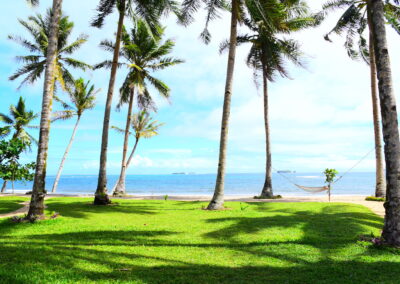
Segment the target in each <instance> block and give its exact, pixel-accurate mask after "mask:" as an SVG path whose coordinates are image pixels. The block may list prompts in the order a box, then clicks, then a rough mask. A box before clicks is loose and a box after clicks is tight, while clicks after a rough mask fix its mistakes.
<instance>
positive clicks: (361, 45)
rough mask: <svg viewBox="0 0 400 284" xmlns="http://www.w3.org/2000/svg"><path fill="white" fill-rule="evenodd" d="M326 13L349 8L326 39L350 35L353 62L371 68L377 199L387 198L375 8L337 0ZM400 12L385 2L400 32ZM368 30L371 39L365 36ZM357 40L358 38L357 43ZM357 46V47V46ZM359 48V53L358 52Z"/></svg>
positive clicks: (389, 18) (364, 1) (347, 45)
mask: <svg viewBox="0 0 400 284" xmlns="http://www.w3.org/2000/svg"><path fill="white" fill-rule="evenodd" d="M323 9H324V11H325V12H326V13H327V12H330V11H332V10H336V9H346V10H345V12H344V13H343V14H342V16H341V17H340V18H339V21H338V22H337V23H336V25H335V27H334V28H333V29H332V30H331V31H330V32H329V33H328V34H327V35H326V36H325V39H326V40H328V41H331V40H330V38H329V35H330V34H332V33H335V34H338V35H342V34H346V41H345V48H346V50H347V54H348V55H349V57H350V58H351V59H355V60H357V59H359V58H362V59H363V60H364V61H365V62H366V63H367V64H368V65H369V67H370V80H371V97H372V110H373V124H374V138H375V158H376V159H375V162H376V185H375V196H376V197H384V196H385V188H386V180H385V169H384V157H383V152H382V130H381V118H380V114H379V112H380V109H379V98H378V93H377V75H376V62H375V50H374V36H373V34H372V22H371V9H370V7H369V3H368V1H367V0H362V1H356V0H335V1H331V2H328V3H326V4H325V5H324V6H323ZM399 17H400V9H399V8H398V7H396V6H395V5H393V4H392V3H390V1H387V2H386V3H385V18H386V20H387V21H388V22H389V23H391V25H392V27H393V28H394V29H395V30H396V31H397V32H399V33H400V25H399V24H400V21H399ZM367 27H368V30H369V31H368V37H365V35H364V33H365V30H366V28H367ZM355 37H358V39H357V44H355V41H356V39H355ZM355 45H356V47H355ZM357 49H358V50H357Z"/></svg>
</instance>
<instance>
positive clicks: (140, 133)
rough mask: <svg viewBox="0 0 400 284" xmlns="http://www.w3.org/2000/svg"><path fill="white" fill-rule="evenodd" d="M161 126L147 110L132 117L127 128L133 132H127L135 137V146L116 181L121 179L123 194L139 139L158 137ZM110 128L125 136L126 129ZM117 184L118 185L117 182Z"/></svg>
mask: <svg viewBox="0 0 400 284" xmlns="http://www.w3.org/2000/svg"><path fill="white" fill-rule="evenodd" d="M162 125H163V123H159V122H158V121H157V120H153V118H151V117H150V115H149V113H148V112H147V110H142V111H140V112H139V113H136V114H134V115H133V116H132V119H131V121H130V125H129V127H132V129H133V132H131V131H128V135H133V136H134V137H135V144H134V146H133V148H132V151H131V154H130V155H129V158H128V160H127V161H126V164H125V171H124V172H123V173H121V176H120V177H119V179H118V180H121V179H123V183H124V193H125V176H126V170H127V169H128V167H129V165H130V164H131V162H132V159H133V157H134V155H135V152H136V148H137V146H138V144H139V140H140V139H141V138H151V137H153V136H156V135H158V129H159V128H160V127H161V126H162ZM111 128H113V129H115V130H116V131H117V132H119V133H122V134H124V135H126V129H122V128H119V127H116V126H112V127H111ZM122 174H123V176H122ZM118 184H119V182H118Z"/></svg>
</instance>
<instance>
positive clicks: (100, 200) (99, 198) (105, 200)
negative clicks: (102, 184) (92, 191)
mask: <svg viewBox="0 0 400 284" xmlns="http://www.w3.org/2000/svg"><path fill="white" fill-rule="evenodd" d="M93 204H94V205H108V204H111V200H110V198H109V197H108V194H96V195H95V196H94V202H93Z"/></svg>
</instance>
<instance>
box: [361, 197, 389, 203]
mask: <svg viewBox="0 0 400 284" xmlns="http://www.w3.org/2000/svg"><path fill="white" fill-rule="evenodd" d="M365 200H366V201H379V202H384V201H385V198H384V197H375V196H367V197H366V198H365Z"/></svg>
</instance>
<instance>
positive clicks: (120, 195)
mask: <svg viewBox="0 0 400 284" xmlns="http://www.w3.org/2000/svg"><path fill="white" fill-rule="evenodd" d="M125 195H126V192H125V191H122V190H118V191H117V190H115V191H114V192H113V196H115V197H124V196H125Z"/></svg>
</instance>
